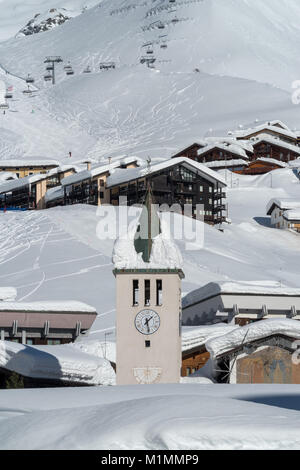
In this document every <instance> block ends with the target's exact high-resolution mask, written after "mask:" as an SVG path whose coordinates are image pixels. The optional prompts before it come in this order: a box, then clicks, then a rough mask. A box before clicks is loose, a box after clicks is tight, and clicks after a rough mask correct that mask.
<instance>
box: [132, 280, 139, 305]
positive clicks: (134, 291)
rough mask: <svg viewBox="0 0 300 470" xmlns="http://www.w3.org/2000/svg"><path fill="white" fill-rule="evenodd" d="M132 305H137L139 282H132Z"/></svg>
mask: <svg viewBox="0 0 300 470" xmlns="http://www.w3.org/2000/svg"><path fill="white" fill-rule="evenodd" d="M132 284H133V305H134V306H136V305H138V304H139V281H137V280H134V281H133V283H132Z"/></svg>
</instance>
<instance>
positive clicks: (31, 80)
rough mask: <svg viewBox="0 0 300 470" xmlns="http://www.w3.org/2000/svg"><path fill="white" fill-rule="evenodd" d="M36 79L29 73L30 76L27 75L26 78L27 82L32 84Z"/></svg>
mask: <svg viewBox="0 0 300 470" xmlns="http://www.w3.org/2000/svg"><path fill="white" fill-rule="evenodd" d="M34 81H35V80H34V78H33V77H31V76H30V75H29V74H28V76H27V78H26V83H28V84H30V83H34Z"/></svg>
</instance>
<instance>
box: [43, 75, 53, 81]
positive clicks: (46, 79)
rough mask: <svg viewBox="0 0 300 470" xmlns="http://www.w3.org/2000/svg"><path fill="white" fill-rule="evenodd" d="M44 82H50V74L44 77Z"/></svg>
mask: <svg viewBox="0 0 300 470" xmlns="http://www.w3.org/2000/svg"><path fill="white" fill-rule="evenodd" d="M44 80H45V82H49V81H50V80H52V75H50V74H48V75H44Z"/></svg>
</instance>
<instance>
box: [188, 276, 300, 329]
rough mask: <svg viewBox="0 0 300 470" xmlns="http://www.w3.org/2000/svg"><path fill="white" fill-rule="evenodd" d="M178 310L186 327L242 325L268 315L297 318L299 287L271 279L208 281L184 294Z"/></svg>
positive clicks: (299, 296)
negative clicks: (264, 280) (180, 310)
mask: <svg viewBox="0 0 300 470" xmlns="http://www.w3.org/2000/svg"><path fill="white" fill-rule="evenodd" d="M182 309H183V312H182V318H183V325H186V326H192V325H205V324H213V323H219V322H226V323H230V324H238V325H246V324H248V323H252V322H256V321H258V320H261V319H269V318H279V319H280V318H293V319H295V320H300V289H293V288H288V287H280V286H279V285H278V284H276V283H273V282H267V283H265V285H263V284H262V283H259V282H257V283H250V282H249V283H246V282H218V283H214V282H212V283H210V284H207V285H206V286H204V287H201V288H200V289H197V290H195V291H193V292H191V293H189V294H188V295H186V296H185V297H184V298H183V299H182Z"/></svg>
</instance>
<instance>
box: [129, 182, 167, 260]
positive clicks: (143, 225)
mask: <svg viewBox="0 0 300 470" xmlns="http://www.w3.org/2000/svg"><path fill="white" fill-rule="evenodd" d="M160 234H161V224H160V219H159V216H158V213H157V209H156V207H155V205H154V199H153V195H152V191H151V188H150V186H148V191H147V195H146V200H145V204H144V206H143V209H142V213H141V216H140V219H139V224H138V227H137V230H136V233H135V237H134V248H135V251H136V252H137V253H138V254H139V253H141V254H142V259H143V261H144V262H145V263H149V262H150V257H151V251H152V245H153V239H154V238H156V237H157V236H158V235H160Z"/></svg>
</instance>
